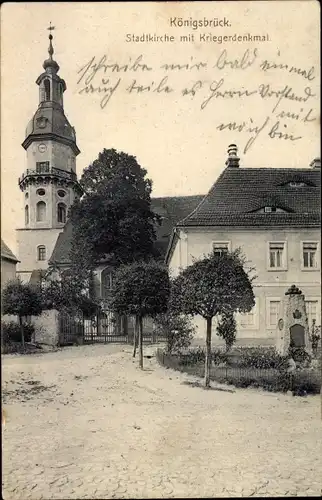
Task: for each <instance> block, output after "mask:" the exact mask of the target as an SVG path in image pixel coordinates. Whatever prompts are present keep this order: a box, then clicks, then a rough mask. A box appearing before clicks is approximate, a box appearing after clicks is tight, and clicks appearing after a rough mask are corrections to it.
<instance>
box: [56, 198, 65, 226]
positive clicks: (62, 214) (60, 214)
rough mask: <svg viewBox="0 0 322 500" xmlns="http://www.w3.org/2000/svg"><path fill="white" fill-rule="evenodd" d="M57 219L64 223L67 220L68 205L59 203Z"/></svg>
mask: <svg viewBox="0 0 322 500" xmlns="http://www.w3.org/2000/svg"><path fill="white" fill-rule="evenodd" d="M57 220H58V222H62V223H65V222H66V205H65V204H64V203H58V205H57Z"/></svg>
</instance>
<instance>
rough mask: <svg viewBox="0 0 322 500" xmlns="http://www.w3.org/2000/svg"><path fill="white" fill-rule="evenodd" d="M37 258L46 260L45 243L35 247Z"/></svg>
mask: <svg viewBox="0 0 322 500" xmlns="http://www.w3.org/2000/svg"><path fill="white" fill-rule="evenodd" d="M37 259H38V260H46V247H45V245H39V246H38V247H37Z"/></svg>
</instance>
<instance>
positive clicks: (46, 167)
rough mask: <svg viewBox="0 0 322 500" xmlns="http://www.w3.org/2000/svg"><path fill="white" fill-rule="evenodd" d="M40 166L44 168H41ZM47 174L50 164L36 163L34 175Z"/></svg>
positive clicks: (47, 162)
mask: <svg viewBox="0 0 322 500" xmlns="http://www.w3.org/2000/svg"><path fill="white" fill-rule="evenodd" d="M41 165H42V167H44V168H42V167H41ZM49 172H50V162H49V161H36V173H37V174H49Z"/></svg>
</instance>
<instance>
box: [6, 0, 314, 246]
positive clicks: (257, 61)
mask: <svg viewBox="0 0 322 500" xmlns="http://www.w3.org/2000/svg"><path fill="white" fill-rule="evenodd" d="M195 21H198V23H199V25H198V26H195V25H194V22H195ZM210 21H211V24H209V23H210ZM49 22H51V23H52V25H53V26H55V30H54V31H53V34H54V40H53V44H54V50H55V53H54V58H55V60H56V61H57V62H58V63H59V65H60V71H59V75H60V76H61V77H62V78H64V80H65V81H66V84H67V90H66V92H65V94H64V108H65V113H66V116H67V117H68V119H69V121H70V123H71V124H72V125H73V126H74V127H75V129H76V136H77V144H78V147H79V148H80V150H81V154H80V155H79V156H78V157H77V173H78V175H79V176H80V175H81V173H82V171H83V169H84V168H85V167H87V166H88V165H89V164H90V163H91V162H92V161H93V160H94V159H95V158H97V156H98V154H99V152H100V151H102V150H103V148H107V149H108V148H115V149H117V150H121V151H124V152H126V153H128V154H132V155H134V156H136V158H137V160H138V162H139V163H140V165H141V166H142V167H144V168H145V169H146V170H147V172H148V177H149V178H151V179H152V181H153V196H173V195H177V196H179V195H194V194H206V193H207V191H208V190H209V189H210V187H211V185H212V184H213V182H215V180H216V179H217V177H218V176H219V175H220V173H221V172H222V171H223V169H224V168H225V161H226V158H227V148H228V145H229V144H231V143H234V144H237V146H238V152H239V156H240V165H241V168H242V167H250V168H251V167H275V168H281V167H302V168H303V167H309V164H310V162H311V161H312V160H313V158H315V157H318V156H320V117H319V109H320V104H319V97H318V96H319V85H320V74H319V67H320V60H319V57H320V56H319V46H320V41H319V37H320V34H319V32H320V30H319V4H318V2H315V1H310V0H308V1H292V0H290V1H283V2H280V1H267V2H262V1H257V2H219V3H217V2H155V3H154V2H147V3H132V2H128V3H126V2H124V3H122V2H116V3H114V2H106V3H105V2H102V3H96V2H88V3H87V2H82V3H79V2H68V3H55V2H40V3H27V2H26V3H24V2H18V3H10V2H9V3H5V4H3V5H2V16H1V68H2V71H1V73H2V75H1V209H2V210H1V214H2V215H1V219H2V237H3V238H4V240H5V242H6V243H7V244H8V245H9V246H10V248H11V249H12V250H13V251H15V250H16V236H15V229H16V228H18V227H23V197H22V193H21V192H20V190H19V187H18V177H19V176H20V175H21V174H22V173H23V171H24V170H25V168H26V152H25V150H24V149H23V148H22V146H21V143H22V142H23V140H24V138H25V129H26V126H27V124H28V122H29V120H30V119H31V118H32V116H33V114H34V113H35V112H36V110H37V106H38V86H37V85H36V83H35V81H36V79H37V77H38V76H39V75H40V74H41V73H42V72H43V68H42V64H43V61H44V60H45V59H46V58H47V57H48V53H47V49H48V34H49V31H48V30H47V27H48V26H49ZM181 22H182V24H183V25H182V24H181ZM206 22H207V23H208V26H207V25H205V24H206ZM200 23H201V24H203V25H202V26H200ZM213 24H215V26H213ZM165 35H166V36H167V37H168V38H170V37H173V41H165V40H164V37H165ZM143 36H145V38H146V37H148V38H149V40H148V41H146V40H145V39H144V37H143ZM157 36H158V37H163V39H162V41H161V39H160V38H159V40H158V41H155V39H156V37H157ZM254 36H258V37H260V40H259V39H258V38H257V40H256V39H255V40H254V39H252V37H254ZM136 37H138V38H136ZM184 37H185V38H184ZM207 37H208V38H207ZM213 37H217V38H215V40H214V38H213ZM223 37H226V40H223ZM229 37H230V38H229ZM234 37H235V38H234ZM237 37H240V38H239V40H238V39H237ZM241 37H242V38H241ZM247 37H248V38H247ZM137 39H139V40H141V41H135V40H137ZM143 39H144V41H142V40H143ZM127 40H130V41H127ZM265 61H266V63H265ZM93 64H96V68H95V69H96V71H93V69H94V68H93ZM273 64H275V66H280V67H279V68H276V67H275V68H274V67H273V68H272V65H273ZM104 65H105V67H104ZM117 65H118V66H117ZM125 65H127V68H126V71H125ZM167 65H168V66H167ZM171 65H175V67H171ZM177 65H180V69H179V68H178V66H177ZM86 67H88V70H87V71H85V70H86ZM121 67H123V69H120V68H121ZM292 68H293V69H292ZM117 69H119V70H120V71H116V70H117ZM82 75H83V76H82ZM102 80H103V81H102ZM104 88H105V90H104ZM112 88H115V90H114V92H112V91H111V89H112ZM110 94H111V95H110ZM109 95H110V98H109V99H108V97H109ZM234 122H235V125H234V126H233V125H232V124H233V123H234ZM276 124H277V125H276ZM286 134H287V135H286ZM285 135H286V137H285Z"/></svg>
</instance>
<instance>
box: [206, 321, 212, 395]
mask: <svg viewBox="0 0 322 500" xmlns="http://www.w3.org/2000/svg"><path fill="white" fill-rule="evenodd" d="M211 323H212V318H207V334H206V335H207V336H206V360H205V387H209V386H210V366H211Z"/></svg>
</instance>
